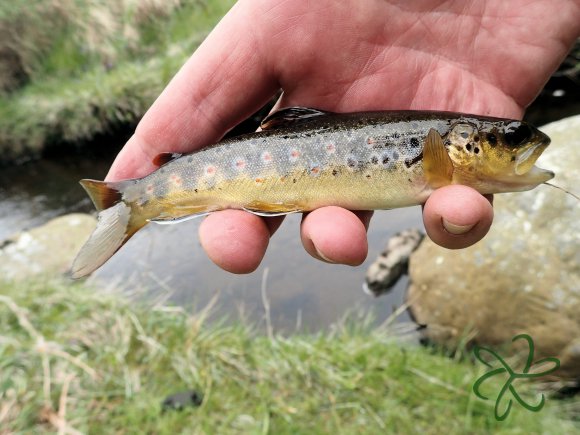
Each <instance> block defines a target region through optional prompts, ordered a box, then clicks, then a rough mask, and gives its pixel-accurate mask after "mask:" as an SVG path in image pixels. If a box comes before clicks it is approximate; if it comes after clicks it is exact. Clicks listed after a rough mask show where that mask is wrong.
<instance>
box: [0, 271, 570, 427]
mask: <svg viewBox="0 0 580 435" xmlns="http://www.w3.org/2000/svg"><path fill="white" fill-rule="evenodd" d="M208 315H209V309H205V310H202V311H200V312H198V313H196V314H188V313H187V312H186V311H184V310H182V309H180V308H175V307H167V306H162V305H156V304H154V303H150V304H148V305H147V304H144V303H143V302H141V303H138V302H135V301H133V300H131V299H127V298H123V297H121V296H119V295H115V294H114V293H110V294H106V293H103V292H99V293H95V292H94V291H92V290H91V289H90V288H88V287H86V286H83V285H82V284H73V285H71V284H68V283H63V282H61V281H54V280H53V281H48V282H44V283H41V282H28V283H20V284H9V283H2V284H0V433H2V434H8V433H30V432H33V433H39V432H44V431H54V432H60V433H79V432H82V433H87V432H88V433H122V434H125V433H127V434H130V433H155V434H157V433H159V434H164V433H167V434H169V433H171V434H173V433H225V434H229V433H276V434H285V433H288V434H290V433H292V434H295V433H308V434H316V433H369V434H374V433H386V432H388V433H427V434H436V433H442V432H444V433H449V434H459V433H461V434H463V433H475V434H477V433H488V432H492V431H493V432H497V433H505V434H516V433H526V434H534V433H555V434H556V433H572V432H573V431H574V430H580V428H579V427H578V422H577V420H576V423H574V421H573V419H574V418H576V419H578V413H579V412H580V411H579V409H578V408H579V406H578V401H576V402H574V401H570V400H568V401H564V400H556V399H554V398H549V399H548V400H547V405H546V407H545V408H544V409H543V410H542V411H541V412H539V413H532V412H529V411H526V410H524V409H523V408H521V407H519V406H518V405H515V406H514V410H513V411H512V413H511V415H510V416H509V418H508V420H506V421H504V422H501V423H500V422H497V421H495V419H494V417H493V404H492V403H491V401H489V402H485V401H482V400H480V399H477V398H476V397H475V396H474V395H473V394H472V392H471V387H472V385H473V383H474V381H475V380H476V379H477V378H478V376H480V375H481V374H482V373H483V370H482V367H478V366H475V365H473V364H472V363H470V362H469V361H461V360H460V359H455V360H454V359H451V358H448V357H446V356H445V355H442V354H441V353H438V352H436V351H433V350H429V349H425V348H421V347H418V346H416V345H411V344H405V342H404V340H401V339H397V338H395V337H394V336H393V335H392V333H390V332H389V330H388V328H378V329H371V328H370V327H368V326H366V325H367V324H366V323H364V322H363V323H362V324H360V323H358V326H357V323H355V322H351V324H350V325H346V324H344V323H341V324H340V325H337V326H336V327H335V328H332V330H331V331H330V332H325V333H319V334H309V335H305V334H304V335H300V334H298V335H293V336H290V337H282V336H279V335H276V334H272V335H270V336H269V337H268V335H263V334H260V333H259V331H258V330H257V329H256V328H252V327H249V326H247V325H241V324H239V323H233V324H232V323H231V322H230V323H225V322H215V321H212V322H208V320H207V319H208ZM496 387H497V386H496ZM184 390H195V391H196V392H197V393H198V394H199V395H200V397H203V400H202V402H201V404H200V405H199V406H187V407H185V409H183V410H181V411H175V410H167V411H166V412H162V411H161V402H162V401H163V399H164V398H165V397H166V396H167V395H170V394H172V393H176V392H179V391H184ZM528 390H530V389H529V388H528ZM528 393H529V394H531V393H533V391H531V390H530V391H528Z"/></svg>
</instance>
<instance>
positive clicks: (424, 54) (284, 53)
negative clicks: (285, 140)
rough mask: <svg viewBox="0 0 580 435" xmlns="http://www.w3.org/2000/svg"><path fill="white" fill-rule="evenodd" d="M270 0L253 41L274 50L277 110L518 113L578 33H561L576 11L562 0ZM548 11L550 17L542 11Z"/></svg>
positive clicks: (568, 27) (572, 27) (532, 96)
mask: <svg viewBox="0 0 580 435" xmlns="http://www.w3.org/2000/svg"><path fill="white" fill-rule="evenodd" d="M268 3H269V4H270V5H272V4H275V5H276V7H273V6H272V7H271V9H269V10H266V11H264V10H263V9H258V10H257V16H256V19H257V20H259V23H260V24H258V25H257V26H256V28H257V29H258V30H260V33H258V34H257V36H256V38H257V39H259V44H260V45H261V46H262V47H263V48H262V51H264V52H270V53H277V54H281V55H278V56H277V57H276V58H274V59H273V60H272V64H273V67H274V68H275V69H276V70H277V71H279V81H280V84H281V86H282V88H283V89H284V90H285V101H284V105H289V104H302V105H312V106H317V107H321V106H322V107H326V108H333V109H337V110H339V111H345V110H360V109H369V108H383V109H384V108H396V109H403V108H413V109H438V110H454V111H464V112H472V113H478V114H487V115H494V116H505V117H518V116H520V115H521V113H522V110H523V108H525V106H527V105H528V104H529V103H530V102H531V101H532V100H533V98H534V97H535V95H536V94H537V92H538V91H539V89H540V88H541V86H542V85H543V83H544V82H545V81H546V80H547V78H548V77H549V75H550V73H551V72H552V71H553V70H554V69H555V68H556V67H557V65H558V63H559V62H560V61H561V59H562V57H563V56H564V55H565V53H566V51H567V49H568V47H569V44H570V42H571V41H572V40H573V38H574V36H575V33H576V32H577V29H576V30H570V31H569V32H566V31H565V30H563V29H574V25H572V26H566V25H562V23H561V21H562V17H568V19H570V20H574V19H575V20H576V21H572V22H578V20H579V17H578V13H577V10H578V8H576V13H575V15H576V18H574V13H572V12H574V10H573V8H572V6H571V5H570V3H569V2H560V5H558V4H556V2H552V1H549V2H547V1H544V2H533V4H532V5H526V6H525V5H524V3H529V2H524V1H510V2H505V1H503V0H496V1H492V2H487V4H486V3H483V2H465V1H463V0H460V1H452V2H448V1H440V0H430V1H422V2H408V1H406V0H400V1H397V0H391V1H387V2H385V1H384V0H377V1H375V0H371V1H351V2H348V1H346V2H345V1H342V2H336V1H333V0H325V1H318V2H314V5H312V3H311V2H305V1H298V2H296V1H292V2H280V1H278V2H268ZM559 6H561V7H559ZM566 6H568V7H569V11H566ZM524 7H525V14H524V13H523V12H522V11H524ZM547 8H549V9H548V10H558V16H557V17H556V16H555V15H550V14H546V10H547ZM285 9H287V10H285ZM418 17H419V18H418ZM558 23H559V24H558ZM558 26H560V34H557V33H556V32H555V28H557V27H558ZM546 34H551V36H552V37H551V38H546Z"/></svg>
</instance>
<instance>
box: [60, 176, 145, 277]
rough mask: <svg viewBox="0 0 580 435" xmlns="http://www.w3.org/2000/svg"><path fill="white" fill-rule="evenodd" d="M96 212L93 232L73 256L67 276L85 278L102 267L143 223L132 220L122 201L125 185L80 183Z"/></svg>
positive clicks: (100, 182) (121, 183) (127, 208)
mask: <svg viewBox="0 0 580 435" xmlns="http://www.w3.org/2000/svg"><path fill="white" fill-rule="evenodd" d="M80 183H81V185H82V186H83V187H84V189H85V190H86V191H87V193H88V194H89V196H90V197H91V199H92V201H93V203H94V204H95V207H96V208H97V210H98V211H99V215H98V217H97V218H98V222H97V228H95V230H94V231H93V233H92V234H91V236H90V237H89V240H87V242H86V243H85V244H84V245H83V247H82V248H81V250H80V252H79V253H78V254H77V256H76V258H75V260H74V262H73V265H72V268H71V274H72V277H73V278H75V279H76V278H81V277H83V276H86V275H88V274H90V273H91V272H93V271H94V270H96V269H97V268H99V267H100V266H101V265H103V264H104V263H105V262H106V261H107V260H108V259H109V258H111V256H112V255H113V254H114V253H115V252H117V250H119V248H120V247H121V246H123V244H124V243H125V242H126V241H127V240H129V238H130V237H131V236H132V235H133V234H135V232H137V230H138V229H139V228H141V227H142V226H143V225H145V223H146V221H144V220H140V219H134V218H133V219H132V216H131V207H130V206H129V205H127V204H126V203H125V202H123V201H122V188H123V187H124V185H125V183H123V182H120V183H107V182H104V181H96V180H81V182H80Z"/></svg>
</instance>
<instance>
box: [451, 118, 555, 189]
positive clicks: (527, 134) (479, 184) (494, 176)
mask: <svg viewBox="0 0 580 435" xmlns="http://www.w3.org/2000/svg"><path fill="white" fill-rule="evenodd" d="M443 139H444V143H445V145H446V147H447V152H448V154H449V157H450V158H451V160H452V162H453V167H454V172H453V183H457V184H466V185H469V186H472V187H474V188H475V189H477V190H478V191H479V192H481V193H500V192H515V191H523V190H530V189H533V188H534V187H536V186H537V185H539V184H542V183H544V182H546V181H548V180H550V179H551V178H553V177H554V173H553V172H551V171H548V170H545V169H541V168H538V167H537V166H535V165H534V163H535V162H536V160H537V159H538V157H540V155H541V154H542V152H543V151H544V150H545V149H546V147H547V146H548V145H549V144H550V138H549V137H548V136H547V135H545V134H544V133H542V132H541V131H540V130H538V129H537V128H535V127H533V126H532V125H530V124H528V123H527V122H524V121H515V120H489V121H480V120H477V121H474V122H471V121H463V120H462V121H459V122H457V123H455V124H454V125H452V126H451V128H450V130H449V132H448V133H447V135H446V136H445V137H444V138H443Z"/></svg>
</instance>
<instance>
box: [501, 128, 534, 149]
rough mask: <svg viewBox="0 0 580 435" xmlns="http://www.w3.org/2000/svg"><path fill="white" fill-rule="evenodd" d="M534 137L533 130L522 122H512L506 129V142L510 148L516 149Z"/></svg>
mask: <svg viewBox="0 0 580 435" xmlns="http://www.w3.org/2000/svg"><path fill="white" fill-rule="evenodd" d="M531 137H532V129H531V128H530V127H529V126H528V125H527V124H524V123H522V122H517V123H516V122H512V123H511V124H508V125H507V126H506V128H505V141H506V143H507V144H508V145H509V146H512V147H516V146H518V145H521V144H523V143H524V142H527V141H528V140H530V138H531Z"/></svg>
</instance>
